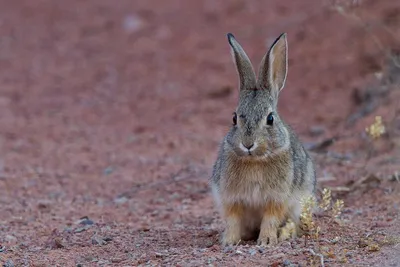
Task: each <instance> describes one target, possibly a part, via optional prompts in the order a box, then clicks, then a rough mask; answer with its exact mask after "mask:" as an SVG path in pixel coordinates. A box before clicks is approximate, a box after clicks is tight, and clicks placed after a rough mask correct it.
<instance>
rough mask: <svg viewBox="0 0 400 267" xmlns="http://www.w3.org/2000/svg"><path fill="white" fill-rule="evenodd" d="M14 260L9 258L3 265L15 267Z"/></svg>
mask: <svg viewBox="0 0 400 267" xmlns="http://www.w3.org/2000/svg"><path fill="white" fill-rule="evenodd" d="M14 266H15V265H14V262H13V261H12V260H7V261H6V263H4V264H3V267H14Z"/></svg>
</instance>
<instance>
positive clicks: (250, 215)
mask: <svg viewBox="0 0 400 267" xmlns="http://www.w3.org/2000/svg"><path fill="white" fill-rule="evenodd" d="M228 40H229V43H230V45H231V47H232V50H233V53H234V55H235V57H234V60H235V63H236V65H237V68H238V74H239V78H240V81H241V82H240V93H239V103H238V106H237V108H236V113H237V125H233V126H232V127H231V128H230V130H229V132H228V133H227V135H226V136H225V138H224V140H223V142H222V143H221V145H220V148H219V152H218V157H217V160H216V162H215V163H214V166H213V172H212V176H211V180H210V183H211V187H212V189H213V193H214V197H215V201H216V202H217V204H218V206H219V207H220V209H221V212H222V216H223V217H224V218H225V219H227V220H230V223H228V224H227V225H228V226H229V227H228V226H227V229H226V231H225V234H224V244H230V243H232V242H235V240H236V239H237V238H240V237H243V238H244V236H245V235H246V233H245V232H254V231H257V230H260V228H261V232H260V237H259V243H261V244H266V242H267V243H268V242H269V243H274V242H273V241H274V240H275V236H274V234H273V233H272V232H273V231H272V232H271V231H270V230H268V229H269V228H265V227H273V228H274V227H278V226H279V225H282V224H284V221H283V220H282V218H280V219H279V220H278V219H275V218H266V217H265V215H263V214H264V213H263V210H264V209H265V207H266V205H267V203H269V202H271V203H272V202H273V203H282V204H283V205H284V207H285V210H286V209H287V211H286V213H285V214H286V215H285V218H291V219H292V220H293V221H294V222H296V223H299V216H300V208H301V205H300V198H302V197H304V196H309V195H313V194H314V192H315V183H316V180H315V171H314V167H313V163H312V160H311V158H310V156H309V155H308V153H307V151H306V150H305V149H304V147H303V146H302V144H301V142H300V141H299V139H298V138H297V137H296V135H295V134H294V132H293V131H292V130H291V128H290V127H289V126H288V125H287V124H286V123H285V122H284V121H283V120H282V119H281V118H280V116H279V113H278V111H277V103H278V95H279V92H280V90H281V89H282V88H283V86H284V83H285V80H286V73H287V42H286V34H282V35H281V36H280V37H279V38H278V39H277V40H276V41H275V42H274V44H273V45H272V46H271V48H270V50H269V51H268V52H267V54H266V55H265V56H264V58H263V60H262V63H261V65H260V70H259V75H261V76H262V77H259V78H258V80H257V82H256V83H255V74H254V70H253V68H252V67H251V63H250V61H249V59H248V57H247V55H246V54H245V52H244V50H243V49H242V47H241V46H240V45H239V43H238V42H237V41H236V40H235V39H234V37H233V35H231V34H228ZM271 61H274V62H273V63H271ZM271 73H273V74H271ZM271 112H272V114H273V116H274V121H273V124H272V125H267V123H266V118H267V116H268V114H270V113H271ZM251 144H254V146H253V148H254V149H253V150H252V151H248V150H246V147H250V146H251ZM236 204H239V205H240V207H243V209H244V210H243V211H242V213H243V215H241V216H242V217H241V218H236V217H232V216H231V215H229V214H227V213H226V212H224V208H225V210H226V207H230V206H233V205H236ZM242 213H241V214H242ZM226 216H228V217H229V216H231V217H232V218H231V217H229V218H228V217H226ZM235 218H236V219H235ZM232 225H233V226H232ZM238 225H239V226H240V227H241V229H242V230H241V232H240V235H239V236H238V235H237V233H236V232H237V231H236V232H235V230H232V229H233V228H234V229H237V228H235V227H239V226H238ZM230 228H232V229H230ZM263 228H265V229H263ZM263 233H264V235H265V236H267V237H268V238H265V237H262V235H263ZM265 233H267V234H265ZM271 233H272V234H271ZM268 240H269V241H268Z"/></svg>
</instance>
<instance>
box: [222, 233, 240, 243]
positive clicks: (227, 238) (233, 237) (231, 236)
mask: <svg viewBox="0 0 400 267" xmlns="http://www.w3.org/2000/svg"><path fill="white" fill-rule="evenodd" d="M239 241H240V233H237V232H233V231H227V232H225V233H224V237H223V239H222V244H223V245H224V246H232V245H236V244H238V243H239Z"/></svg>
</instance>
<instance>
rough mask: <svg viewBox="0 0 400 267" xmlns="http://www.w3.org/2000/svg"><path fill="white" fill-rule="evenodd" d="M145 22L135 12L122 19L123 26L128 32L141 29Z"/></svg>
mask: <svg viewBox="0 0 400 267" xmlns="http://www.w3.org/2000/svg"><path fill="white" fill-rule="evenodd" d="M143 24H144V23H143V20H142V19H141V18H140V17H139V16H137V15H135V14H131V15H128V16H126V17H125V18H124V19H123V21H122V27H123V29H124V30H125V31H126V32H127V33H133V32H136V31H138V30H140V29H141V28H143V26H144V25H143Z"/></svg>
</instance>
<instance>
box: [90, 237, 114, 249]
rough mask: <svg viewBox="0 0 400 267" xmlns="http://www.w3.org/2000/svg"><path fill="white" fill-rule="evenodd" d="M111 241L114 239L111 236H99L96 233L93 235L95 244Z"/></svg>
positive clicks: (101, 244)
mask: <svg viewBox="0 0 400 267" xmlns="http://www.w3.org/2000/svg"><path fill="white" fill-rule="evenodd" d="M109 241H112V238H111V237H102V236H98V235H94V236H92V244H93V245H100V246H103V245H106V244H107V243H108V242H109Z"/></svg>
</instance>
